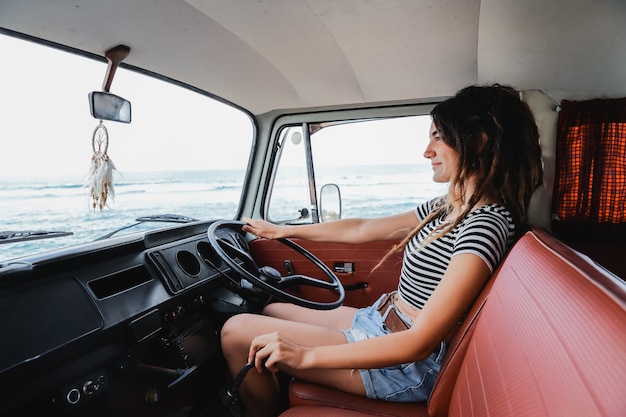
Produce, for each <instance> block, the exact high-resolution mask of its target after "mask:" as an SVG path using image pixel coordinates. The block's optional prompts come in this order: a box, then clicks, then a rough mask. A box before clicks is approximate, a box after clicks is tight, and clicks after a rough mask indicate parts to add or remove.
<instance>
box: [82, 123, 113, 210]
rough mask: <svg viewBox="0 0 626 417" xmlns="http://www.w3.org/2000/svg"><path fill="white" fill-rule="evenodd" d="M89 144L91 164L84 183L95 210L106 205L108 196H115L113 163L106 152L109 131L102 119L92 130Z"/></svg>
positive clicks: (111, 197)
mask: <svg viewBox="0 0 626 417" xmlns="http://www.w3.org/2000/svg"><path fill="white" fill-rule="evenodd" d="M91 146H92V148H93V156H92V157H91V166H90V168H89V174H88V175H87V180H86V184H85V185H86V186H87V187H89V195H90V197H91V205H92V207H93V209H94V210H95V209H96V207H98V208H99V209H100V210H102V208H103V207H105V206H106V205H107V200H108V199H109V198H110V199H114V198H115V189H114V188H113V170H114V169H115V165H114V164H113V161H111V158H109V155H108V154H107V150H108V148H109V132H108V131H107V128H106V127H105V126H104V123H102V120H100V123H98V126H96V128H95V129H94V131H93V136H92V138H91Z"/></svg>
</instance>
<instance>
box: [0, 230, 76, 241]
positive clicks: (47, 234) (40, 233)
mask: <svg viewBox="0 0 626 417" xmlns="http://www.w3.org/2000/svg"><path fill="white" fill-rule="evenodd" d="M73 234H74V233H73V232H61V231H48V230H20V231H5V232H0V244H2V243H15V242H21V241H24V240H39V239H51V238H55V237H62V236H70V235H73Z"/></svg>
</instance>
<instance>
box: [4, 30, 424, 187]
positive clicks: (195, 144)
mask: <svg viewBox="0 0 626 417" xmlns="http://www.w3.org/2000/svg"><path fill="white" fill-rule="evenodd" d="M0 53H2V55H3V56H5V57H19V59H11V60H9V61H6V62H4V63H3V65H2V66H0V92H1V94H2V97H3V99H2V100H0V144H1V145H0V146H1V148H0V149H1V150H0V155H2V157H1V158H2V159H1V160H2V163H0V178H3V177H16V176H17V177H23V176H40V175H47V174H48V173H49V174H54V175H65V174H67V175H78V174H81V175H82V173H85V174H86V173H87V170H88V167H89V163H90V160H91V155H92V153H93V152H92V144H91V139H92V135H93V131H94V129H95V128H96V126H97V124H98V121H97V120H96V119H94V118H93V117H92V116H91V115H90V113H89V104H88V100H87V94H88V93H89V92H90V91H100V90H101V89H102V82H103V79H104V75H105V72H106V67H107V65H106V64H105V63H103V62H95V61H91V60H86V59H84V58H82V57H76V56H73V55H71V54H60V53H59V52H58V51H56V50H54V49H52V48H48V47H41V46H40V45H34V44H32V43H30V42H26V41H22V40H18V39H12V38H10V37H6V36H3V35H0ZM131 53H132V52H131ZM148 81H149V82H146V77H142V76H140V75H138V74H135V73H133V72H131V71H126V70H124V69H118V71H117V73H116V76H115V79H114V81H113V83H112V86H111V92H112V93H114V94H117V95H120V96H122V97H124V98H126V99H128V100H130V101H131V103H132V118H133V120H132V122H131V123H130V124H123V123H116V122H105V126H106V127H107V130H108V132H109V142H110V143H109V151H108V154H109V156H110V157H111V159H112V160H113V161H114V163H115V165H116V166H117V168H118V169H121V170H123V171H127V172H129V171H160V170H164V169H166V170H199V169H222V168H229V167H233V166H236V167H245V166H246V164H247V160H248V157H249V150H250V144H251V138H252V126H251V123H250V121H249V119H248V117H247V116H245V115H242V114H241V113H240V112H239V111H234V110H232V109H230V108H228V107H226V106H224V105H223V104H222V103H219V102H216V101H213V100H210V99H208V98H207V97H204V96H199V95H198V94H195V93H192V92H190V91H188V90H185V89H181V88H178V87H176V86H173V85H171V84H168V83H162V82H160V81H157V80H152V79H150V80H148ZM155 83H158V86H157V85H156V84H155ZM427 119H428V118H425V121H421V122H416V121H415V120H413V121H408V122H404V123H399V124H396V125H389V124H387V125H382V126H380V127H379V128H372V127H368V128H364V129H359V128H358V127H357V126H354V127H352V129H353V130H352V131H351V133H350V135H349V137H345V136H343V137H342V138H341V141H336V142H334V145H333V146H332V148H329V152H332V155H336V158H337V161H341V163H343V164H350V161H351V158H350V157H349V156H350V154H351V153H353V152H358V151H359V150H361V149H363V146H362V145H363V143H364V142H365V141H367V140H373V141H377V142H378V143H381V139H382V140H389V138H391V137H393V138H394V140H395V141H396V145H398V146H400V149H403V150H405V151H406V152H400V153H398V152H397V149H398V148H395V149H396V150H395V151H394V150H393V148H394V147H391V146H382V147H381V146H378V147H376V152H374V153H372V154H370V155H361V158H360V160H361V161H366V162H367V160H368V159H369V160H370V161H371V162H373V163H380V161H381V160H384V161H385V162H386V163H398V164H413V163H426V162H427V161H426V160H424V158H423V157H422V154H423V150H424V147H425V145H426V140H427V135H428V125H429V123H430V122H429V120H427ZM407 123H408V124H407ZM338 143H340V145H338ZM224 155H228V158H225V157H224Z"/></svg>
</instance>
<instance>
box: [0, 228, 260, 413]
mask: <svg viewBox="0 0 626 417" xmlns="http://www.w3.org/2000/svg"><path fill="white" fill-rule="evenodd" d="M209 224H210V222H198V223H196V224H186V225H181V226H176V227H172V228H168V229H165V230H158V231H150V232H146V233H145V234H137V235H128V236H119V237H116V238H111V239H107V240H103V241H96V242H92V243H91V244H86V245H81V246H78V247H74V248H70V249H67V248H66V249H63V250H60V251H58V252H50V253H47V254H44V255H38V256H37V257H31V258H28V257H27V258H22V259H19V260H18V261H15V262H13V263H11V262H9V263H6V264H0V314H2V316H1V317H3V319H4V323H5V325H4V326H3V327H4V332H3V338H2V343H0V414H2V415H3V416H4V415H6V416H10V415H21V414H22V411H23V410H24V409H28V407H30V406H33V407H34V404H44V405H46V406H51V407H53V408H54V409H55V410H59V409H60V410H61V412H60V414H61V415H64V413H65V412H66V411H72V412H75V411H76V410H79V413H85V414H88V415H92V413H88V412H87V411H82V410H86V409H89V408H90V407H91V405H85V404H93V403H94V401H93V398H94V397H97V398H101V396H102V397H105V398H106V397H107V396H121V397H124V396H126V395H127V394H126V391H125V390H124V389H121V388H120V387H122V386H123V385H120V381H134V380H136V379H141V378H139V376H138V375H141V376H142V378H143V376H144V375H146V374H147V375H148V376H149V377H150V378H151V377H153V376H155V375H156V376H158V378H161V379H162V378H163V375H165V376H166V378H165V379H168V378H170V377H168V375H181V376H176V377H175V378H173V379H174V380H175V381H171V380H168V381H167V382H166V386H167V384H170V385H171V384H173V383H174V382H176V383H178V381H179V380H181V379H184V378H183V376H184V377H187V375H188V374H191V373H192V371H193V370H195V369H196V368H197V367H200V366H202V364H203V363H204V362H205V361H209V360H210V361H212V360H214V359H212V357H213V356H214V355H215V352H217V351H218V346H219V342H218V341H217V340H216V339H217V337H218V336H217V335H218V334H219V328H220V326H221V323H222V322H223V320H225V319H226V318H227V317H228V316H229V315H231V314H235V313H237V312H246V311H252V310H255V309H257V310H258V308H259V307H258V305H255V303H252V302H248V301H246V300H245V299H244V298H242V297H241V296H239V295H238V294H237V293H236V287H237V282H236V278H235V277H233V276H232V273H231V271H230V270H229V267H228V265H227V264H226V263H223V264H222V262H221V260H220V259H219V257H217V256H216V255H215V253H214V252H213V251H212V249H211V247H210V244H209V242H208V239H207V236H206V230H207V228H208V226H209ZM220 233H223V234H224V236H223V237H224V238H227V239H228V240H229V241H231V242H234V243H236V244H238V245H240V246H242V249H244V250H245V249H246V246H247V244H246V242H245V239H243V237H242V236H238V234H237V233H236V232H234V231H231V230H224V231H221V232H220ZM231 234H232V236H231ZM233 291H235V292H233ZM263 302H264V301H263V300H261V303H263ZM158 378H157V379H158ZM125 383H127V382H125ZM103 392H106V394H103ZM116 401H117V400H107V402H108V403H115V402H116ZM96 403H97V402H96ZM25 407H26V408H25ZM96 408H97V407H96ZM44 409H45V408H44ZM34 410H39V409H38V408H37V409H35V408H33V411H34ZM91 411H93V410H91Z"/></svg>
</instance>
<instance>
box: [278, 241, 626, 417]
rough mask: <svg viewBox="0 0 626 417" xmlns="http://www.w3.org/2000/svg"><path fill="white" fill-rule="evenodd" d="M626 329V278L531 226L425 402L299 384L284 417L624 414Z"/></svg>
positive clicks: (499, 272)
mask: <svg viewBox="0 0 626 417" xmlns="http://www.w3.org/2000/svg"><path fill="white" fill-rule="evenodd" d="M625 330H626V284H625V283H624V281H622V280H621V279H620V278H618V277H616V276H615V275H613V274H612V273H610V272H608V271H606V270H605V269H603V268H601V267H599V266H597V265H596V264H595V263H593V262H592V261H591V260H590V259H589V258H588V257H586V256H584V255H581V254H580V253H578V252H576V251H574V250H573V249H571V248H570V247H568V246H566V245H565V244H563V243H562V242H561V241H559V240H557V239H556V238H554V237H553V236H552V235H550V234H549V233H548V232H545V231H543V230H539V229H532V230H530V231H529V232H527V233H526V234H525V235H524V236H522V237H521V238H520V240H518V242H516V244H515V245H514V246H513V248H512V249H511V250H510V251H509V253H508V254H507V256H506V258H505V260H504V261H503V263H502V264H501V265H500V267H499V268H498V270H497V271H496V272H495V273H494V276H493V278H492V279H491V280H490V281H489V284H488V286H487V287H486V288H485V290H484V291H483V293H482V294H481V295H480V297H479V298H478V299H477V301H476V302H475V304H474V306H473V307H472V310H471V311H470V314H468V317H467V319H466V320H465V322H464V323H463V326H462V327H461V329H460V330H459V332H458V334H457V336H456V338H455V340H454V341H453V343H452V345H451V348H450V350H449V353H448V355H447V357H446V359H445V361H444V364H443V367H442V370H441V372H440V374H439V377H438V380H437V383H436V385H435V388H434V390H433V392H432V394H431V397H430V399H429V401H428V402H427V403H388V402H383V401H375V400H369V399H366V398H362V397H358V396H354V395H350V394H346V393H342V392H338V391H335V390H333V389H330V388H326V387H321V386H318V385H314V384H310V383H307V382H303V381H298V380H294V381H292V383H291V386H290V397H289V398H290V405H291V408H290V409H288V410H287V411H285V412H284V413H283V414H282V415H281V417H294V416H298V417H306V416H345V417H349V416H372V415H374V416H403V417H404V416H416V417H421V416H487V415H492V416H498V417H505V416H529V417H531V416H532V417H536V416H548V415H552V416H623V415H626V396H625V395H624V387H625V386H626V331H625Z"/></svg>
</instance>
